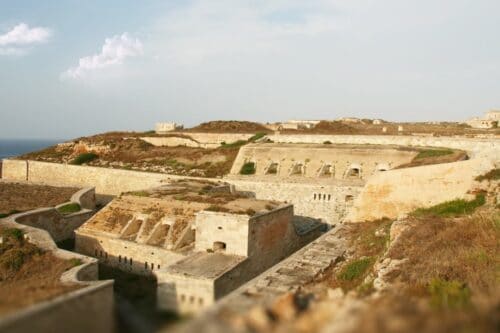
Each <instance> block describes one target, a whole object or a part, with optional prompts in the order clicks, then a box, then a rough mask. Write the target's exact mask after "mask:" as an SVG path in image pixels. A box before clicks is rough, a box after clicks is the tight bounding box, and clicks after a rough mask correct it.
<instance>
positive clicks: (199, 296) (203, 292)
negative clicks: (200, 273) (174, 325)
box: [157, 272, 215, 313]
mask: <svg viewBox="0 0 500 333" xmlns="http://www.w3.org/2000/svg"><path fill="white" fill-rule="evenodd" d="M157 302H158V308H160V309H163V310H169V311H174V312H177V313H196V312H199V311H200V310H201V309H203V308H205V307H207V306H210V305H212V304H213V303H214V302H215V292H214V280H211V279H199V278H193V277H190V276H182V275H179V274H169V273H168V272H159V273H158V289H157Z"/></svg>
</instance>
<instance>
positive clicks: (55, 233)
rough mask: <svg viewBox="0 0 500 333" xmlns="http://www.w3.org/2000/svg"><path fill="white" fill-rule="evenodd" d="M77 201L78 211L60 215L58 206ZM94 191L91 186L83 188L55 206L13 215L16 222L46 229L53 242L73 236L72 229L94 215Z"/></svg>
mask: <svg viewBox="0 0 500 333" xmlns="http://www.w3.org/2000/svg"><path fill="white" fill-rule="evenodd" d="M70 203H77V204H78V205H80V207H81V208H82V209H81V210H80V211H78V212H75V213H72V214H68V215H62V214H61V213H59V211H58V210H57V209H58V208H59V207H62V206H64V205H67V204H70ZM94 208H95V192H94V189H93V188H85V189H82V190H80V191H78V192H77V193H75V194H74V195H73V196H72V197H71V201H69V202H66V203H63V204H60V205H58V206H56V207H50V208H40V209H34V210H30V211H28V212H24V213H19V214H16V215H14V218H15V220H16V222H17V223H20V224H23V225H27V226H31V227H34V228H39V229H43V230H45V231H47V232H48V233H49V234H50V236H51V237H52V239H53V240H54V241H55V242H59V241H63V240H66V239H70V238H74V236H75V234H74V231H75V230H76V229H77V228H78V227H80V226H81V225H82V224H83V223H85V222H86V221H87V220H88V219H89V218H91V217H92V215H94V211H93V209H94Z"/></svg>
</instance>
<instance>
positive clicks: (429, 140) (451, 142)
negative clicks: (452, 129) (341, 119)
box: [268, 134, 498, 155]
mask: <svg viewBox="0 0 500 333" xmlns="http://www.w3.org/2000/svg"><path fill="white" fill-rule="evenodd" d="M268 138H269V139H271V140H272V141H273V142H279V143H323V142H325V141H330V142H331V143H332V144H372V145H400V146H412V147H417V146H420V147H448V148H453V149H462V150H466V151H468V152H471V153H472V154H473V155H474V154H476V153H478V152H480V151H483V150H488V149H492V148H495V147H497V146H498V138H490V139H487V138H467V137H445V136H442V137H429V136H409V135H297V134H295V135H293V134H291V135H286V134H275V135H268Z"/></svg>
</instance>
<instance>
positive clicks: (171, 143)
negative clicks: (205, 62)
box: [141, 136, 220, 148]
mask: <svg viewBox="0 0 500 333" xmlns="http://www.w3.org/2000/svg"><path fill="white" fill-rule="evenodd" d="M141 140H143V141H146V142H147V143H150V144H152V145H153V146H156V147H177V146H186V147H195V148H212V147H211V146H209V145H208V144H205V143H199V142H197V141H195V140H193V139H191V138H187V137H180V136H167V137H143V138H141ZM218 146H220V144H219V145H218ZM218 146H216V147H218ZM214 148H215V147H214Z"/></svg>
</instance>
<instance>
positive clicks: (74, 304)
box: [0, 215, 114, 333]
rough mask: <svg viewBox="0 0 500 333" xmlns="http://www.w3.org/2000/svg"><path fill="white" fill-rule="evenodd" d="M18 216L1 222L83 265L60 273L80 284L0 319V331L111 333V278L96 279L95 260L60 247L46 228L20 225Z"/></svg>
mask: <svg viewBox="0 0 500 333" xmlns="http://www.w3.org/2000/svg"><path fill="white" fill-rule="evenodd" d="M19 218H20V215H12V216H9V217H7V218H5V219H3V220H1V221H0V224H2V225H3V226H6V227H10V228H17V229H21V230H22V231H23V233H24V236H25V237H26V238H27V239H29V241H30V242H31V243H33V244H35V245H36V246H38V247H39V248H41V249H43V250H45V251H51V252H52V253H53V254H54V255H55V256H56V257H58V258H61V259H66V260H67V259H77V260H80V261H81V262H82V264H81V265H79V266H76V267H74V268H72V269H70V270H68V271H66V272H65V273H63V275H62V276H61V281H62V282H63V283H71V284H78V285H81V286H82V287H81V288H79V289H77V290H74V291H71V292H69V293H66V294H64V295H61V296H58V297H55V298H53V299H50V300H47V301H43V302H39V303H36V304H34V305H31V306H28V307H26V308H23V309H21V310H19V311H16V312H13V313H11V314H8V315H6V316H4V317H2V318H0V331H1V332H13V333H25V332H76V333H79V332H82V333H84V332H112V331H113V326H114V324H113V322H114V318H113V281H112V280H107V281H97V280H98V263H97V260H96V259H93V258H90V257H87V256H83V255H80V254H77V253H74V252H69V251H65V250H61V249H59V248H58V247H57V246H56V244H55V243H54V241H53V239H52V238H51V236H50V235H49V233H48V232H47V231H44V230H41V229H38V228H33V227H30V226H26V225H24V224H21V223H19V221H18V219H19ZM20 297H22V296H21V295H20Z"/></svg>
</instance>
